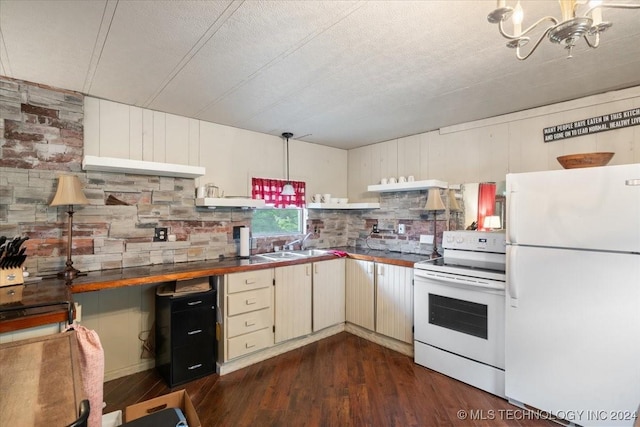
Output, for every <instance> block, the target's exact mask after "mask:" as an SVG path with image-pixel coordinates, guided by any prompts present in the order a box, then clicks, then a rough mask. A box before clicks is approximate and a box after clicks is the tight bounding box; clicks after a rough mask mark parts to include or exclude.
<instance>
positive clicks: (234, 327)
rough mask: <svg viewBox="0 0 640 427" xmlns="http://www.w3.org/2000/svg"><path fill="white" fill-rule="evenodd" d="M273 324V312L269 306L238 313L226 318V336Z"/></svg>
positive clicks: (245, 332)
mask: <svg viewBox="0 0 640 427" xmlns="http://www.w3.org/2000/svg"><path fill="white" fill-rule="evenodd" d="M272 326H273V314H272V312H271V309H270V308H264V309H262V310H258V311H252V312H250V313H244V314H239V315H237V316H233V317H229V318H228V319H227V338H233V337H237V336H238V335H242V334H247V333H249V332H253V331H257V330H259V329H263V328H271V327H272Z"/></svg>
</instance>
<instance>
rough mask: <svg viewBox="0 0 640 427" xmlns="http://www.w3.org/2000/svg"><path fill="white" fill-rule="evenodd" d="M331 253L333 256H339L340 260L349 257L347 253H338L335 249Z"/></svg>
mask: <svg viewBox="0 0 640 427" xmlns="http://www.w3.org/2000/svg"><path fill="white" fill-rule="evenodd" d="M329 252H331V253H332V254H334V255H335V256H338V257H340V258H344V257H346V256H347V255H348V254H347V253H346V252H345V251H338V250H335V249H333V250H331V251H329Z"/></svg>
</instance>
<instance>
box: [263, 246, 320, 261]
mask: <svg viewBox="0 0 640 427" xmlns="http://www.w3.org/2000/svg"><path fill="white" fill-rule="evenodd" d="M328 253H329V251H323V250H321V249H305V250H301V251H283V252H271V253H266V254H259V255H256V256H259V257H262V258H267V259H270V260H274V261H285V260H294V259H303V258H309V257H314V256H322V255H327V254H328Z"/></svg>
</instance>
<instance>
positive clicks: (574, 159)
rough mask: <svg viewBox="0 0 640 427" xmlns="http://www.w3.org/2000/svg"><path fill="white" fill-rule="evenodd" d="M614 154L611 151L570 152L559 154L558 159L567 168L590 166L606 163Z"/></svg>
mask: <svg viewBox="0 0 640 427" xmlns="http://www.w3.org/2000/svg"><path fill="white" fill-rule="evenodd" d="M614 154H615V153H611V152H599V153H580V154H568V155H566V156H559V157H557V159H558V162H559V163H560V164H561V165H562V167H563V168H565V169H575V168H590V167H593V166H604V165H606V164H607V163H609V160H611V158H612V157H613V155H614Z"/></svg>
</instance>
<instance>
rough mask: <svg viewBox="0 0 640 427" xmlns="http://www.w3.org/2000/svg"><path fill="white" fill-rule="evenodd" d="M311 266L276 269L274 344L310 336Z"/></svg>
mask: <svg viewBox="0 0 640 427" xmlns="http://www.w3.org/2000/svg"><path fill="white" fill-rule="evenodd" d="M312 267H313V266H312V264H311V263H308V264H295V265H288V266H285V267H277V268H276V269H275V279H276V282H275V283H276V285H275V327H276V330H275V342H276V343H279V342H282V341H286V340H290V339H292V338H297V337H301V336H304V335H308V334H310V333H311V298H312V294H311V281H312V276H311V274H312V273H311V271H312Z"/></svg>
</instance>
